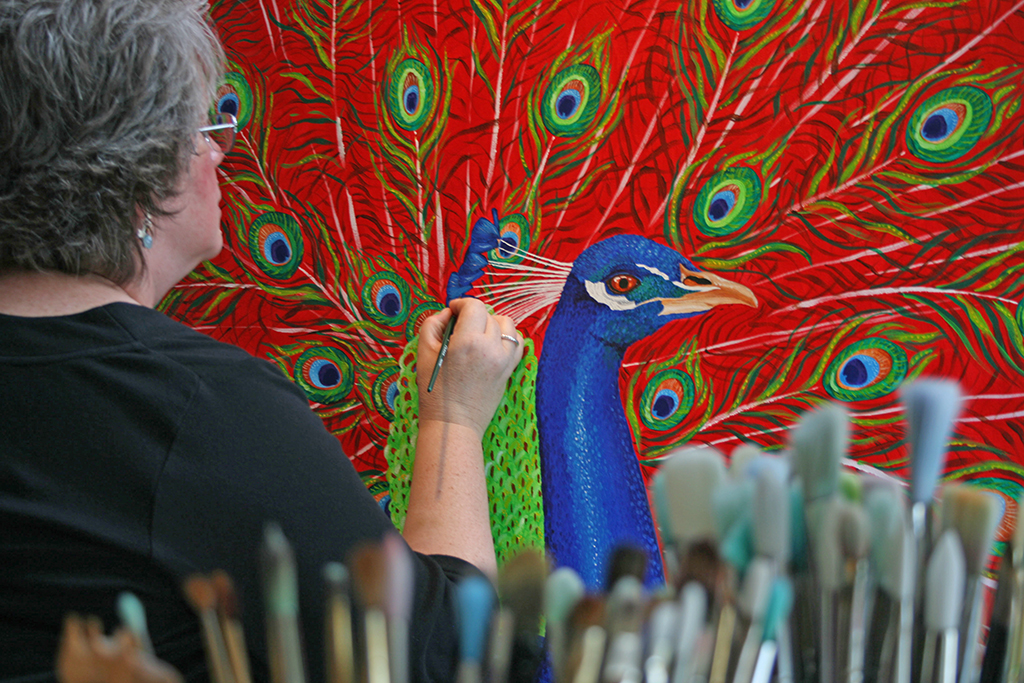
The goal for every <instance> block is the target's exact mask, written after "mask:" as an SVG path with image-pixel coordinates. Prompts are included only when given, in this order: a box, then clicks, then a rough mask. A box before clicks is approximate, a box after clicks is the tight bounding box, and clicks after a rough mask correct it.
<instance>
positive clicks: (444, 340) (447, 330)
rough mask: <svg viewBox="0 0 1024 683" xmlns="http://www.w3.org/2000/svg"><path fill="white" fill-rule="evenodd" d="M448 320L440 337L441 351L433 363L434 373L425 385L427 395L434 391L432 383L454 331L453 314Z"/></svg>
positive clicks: (446, 353)
mask: <svg viewBox="0 0 1024 683" xmlns="http://www.w3.org/2000/svg"><path fill="white" fill-rule="evenodd" d="M451 316H452V317H450V318H448V324H447V325H445V326H444V334H442V335H441V350H440V351H438V352H437V360H436V361H434V371H433V372H432V373H430V382H429V383H428V384H427V393H428V394H429V393H430V392H432V391H433V390H434V382H436V381H437V374H438V373H439V372H441V365H442V364H443V363H444V358H445V356H447V355H448V342H449V341H450V340H451V338H452V330H454V329H455V314H454V313H452V314H451Z"/></svg>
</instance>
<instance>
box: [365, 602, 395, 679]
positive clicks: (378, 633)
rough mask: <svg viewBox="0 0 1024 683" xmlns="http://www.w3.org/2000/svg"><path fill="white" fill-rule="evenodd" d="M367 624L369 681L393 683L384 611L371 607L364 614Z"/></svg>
mask: <svg viewBox="0 0 1024 683" xmlns="http://www.w3.org/2000/svg"><path fill="white" fill-rule="evenodd" d="M364 623H365V625H366V677H367V680H368V681H369V683H391V668H390V667H391V662H390V660H389V659H388V625H387V619H386V618H385V616H384V612H383V611H382V610H380V609H376V608H371V609H368V610H366V615H365V616H364Z"/></svg>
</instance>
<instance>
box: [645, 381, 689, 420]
mask: <svg viewBox="0 0 1024 683" xmlns="http://www.w3.org/2000/svg"><path fill="white" fill-rule="evenodd" d="M693 400H694V384H693V378H691V377H690V376H689V375H688V374H686V373H685V372H683V371H682V370H680V369H678V368H669V369H667V370H662V371H661V372H659V373H658V374H656V375H654V377H652V378H651V380H650V382H649V383H648V385H647V387H646V388H644V392H643V394H642V395H641V397H640V419H641V420H642V421H643V423H644V426H646V427H648V428H649V429H653V430H656V431H665V430H667V429H672V428H673V427H676V426H678V425H679V423H680V422H682V421H683V418H684V417H686V416H687V415H688V414H689V412H690V409H691V408H692V407H693Z"/></svg>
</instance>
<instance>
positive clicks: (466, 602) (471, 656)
mask: <svg viewBox="0 0 1024 683" xmlns="http://www.w3.org/2000/svg"><path fill="white" fill-rule="evenodd" d="M455 593H456V598H457V603H458V607H459V673H458V683H480V681H482V680H483V661H484V647H485V646H486V643H487V629H488V626H489V625H490V621H491V610H492V609H493V607H494V589H493V588H491V584H490V582H489V581H488V580H487V579H485V578H483V577H482V576H470V577H467V578H465V579H463V580H462V581H461V582H459V585H458V588H457V589H456V592H455Z"/></svg>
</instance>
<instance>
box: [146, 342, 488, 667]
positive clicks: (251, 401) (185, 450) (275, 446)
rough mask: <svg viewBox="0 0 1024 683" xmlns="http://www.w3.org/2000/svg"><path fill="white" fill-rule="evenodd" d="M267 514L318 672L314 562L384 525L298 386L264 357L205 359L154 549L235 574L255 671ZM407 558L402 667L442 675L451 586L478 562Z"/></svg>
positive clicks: (319, 622)
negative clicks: (411, 592) (285, 551)
mask: <svg viewBox="0 0 1024 683" xmlns="http://www.w3.org/2000/svg"><path fill="white" fill-rule="evenodd" d="M270 521H274V522H277V523H278V524H279V525H280V526H281V528H282V529H283V530H284V533H285V535H286V536H287V537H288V539H289V541H290V542H291V544H292V546H293V548H294V550H295V556H296V561H297V568H298V578H299V590H300V609H301V613H302V628H303V632H304V639H305V643H306V659H307V670H308V672H309V680H311V681H317V680H323V668H324V654H323V636H322V633H323V611H324V610H323V604H324V600H323V589H322V579H321V570H322V567H323V565H324V564H325V563H326V562H329V561H344V560H345V559H346V556H347V555H348V553H349V551H350V550H351V549H352V548H353V547H354V546H356V545H357V544H359V543H361V542H364V541H379V540H380V539H381V538H382V535H383V534H384V533H385V531H387V530H393V529H394V527H393V526H392V525H391V522H390V520H389V519H388V518H387V516H386V515H385V514H384V512H383V511H382V510H381V508H380V506H379V505H378V503H377V502H376V501H375V500H374V499H373V497H372V496H371V495H370V494H369V492H368V491H367V490H366V488H365V487H364V485H363V484H362V481H361V480H360V478H359V475H358V474H357V473H356V471H355V468H354V467H353V466H352V464H351V462H349V460H348V459H347V458H346V457H345V455H344V454H343V453H342V451H341V448H340V445H339V444H338V441H337V440H336V439H335V437H333V436H332V435H331V434H330V433H328V432H327V430H326V429H325V428H324V425H323V423H322V422H321V421H320V419H319V418H318V417H317V416H316V414H315V413H313V412H312V411H311V410H310V408H309V405H308V403H307V402H306V399H305V396H304V395H303V394H302V392H301V391H300V390H299V389H298V388H297V387H296V386H295V385H294V384H292V383H291V381H289V380H288V379H287V378H285V377H283V376H282V375H281V374H280V373H279V372H278V371H277V369H276V368H275V367H274V366H272V365H271V364H270V363H268V362H266V361H262V360H257V359H249V360H245V361H241V362H238V363H231V364H228V365H227V366H226V367H217V368H211V369H210V370H209V371H208V372H207V373H206V374H205V376H204V378H203V381H202V382H200V384H199V387H198V390H197V393H196V394H195V395H194V397H193V399H192V402H191V405H190V406H189V409H188V411H187V413H186V417H185V419H184V420H183V422H182V424H181V428H180V432H179V435H178V437H177V439H176V441H175V444H174V446H173V449H172V453H171V456H170V457H169V458H168V460H167V465H166V468H165V470H164V472H163V473H162V475H161V477H160V483H159V485H158V488H157V495H156V499H155V504H154V513H153V525H152V539H153V553H154V555H155V556H156V557H157V558H158V559H160V560H162V561H164V562H167V563H168V564H169V566H171V567H172V568H174V569H175V570H176V571H177V572H179V573H180V574H181V575H182V576H184V575H185V574H188V573H190V572H194V571H210V570H212V569H215V568H220V569H224V570H226V571H227V572H228V573H229V574H230V575H231V576H232V577H233V578H234V579H235V581H236V583H237V587H238V590H239V596H240V599H241V601H242V605H243V618H244V625H245V629H246V637H247V640H248V642H249V644H250V649H251V650H252V654H253V659H254V663H255V669H256V672H258V673H257V675H258V676H260V677H264V678H265V677H266V671H265V666H266V665H265V660H266V657H265V631H264V628H265V627H264V624H263V602H262V596H261V594H260V582H259V566H258V553H259V546H260V543H261V539H262V533H263V528H264V525H265V524H266V523H267V522H270ZM417 560H418V561H417V563H416V592H415V599H414V613H413V617H412V619H411V624H410V658H411V664H410V674H411V676H412V679H413V680H416V681H430V680H436V681H448V680H452V679H453V678H454V667H455V665H456V661H457V650H458V645H457V640H458V639H457V635H456V634H457V625H456V623H455V613H454V609H453V604H454V603H453V601H452V592H453V588H454V585H455V582H456V581H457V580H458V579H459V578H460V577H462V576H465V575H468V574H473V573H476V574H479V571H478V570H477V569H476V568H475V567H473V566H472V565H470V564H469V563H467V562H464V561H462V560H459V559H456V558H452V557H441V556H424V555H417Z"/></svg>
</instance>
